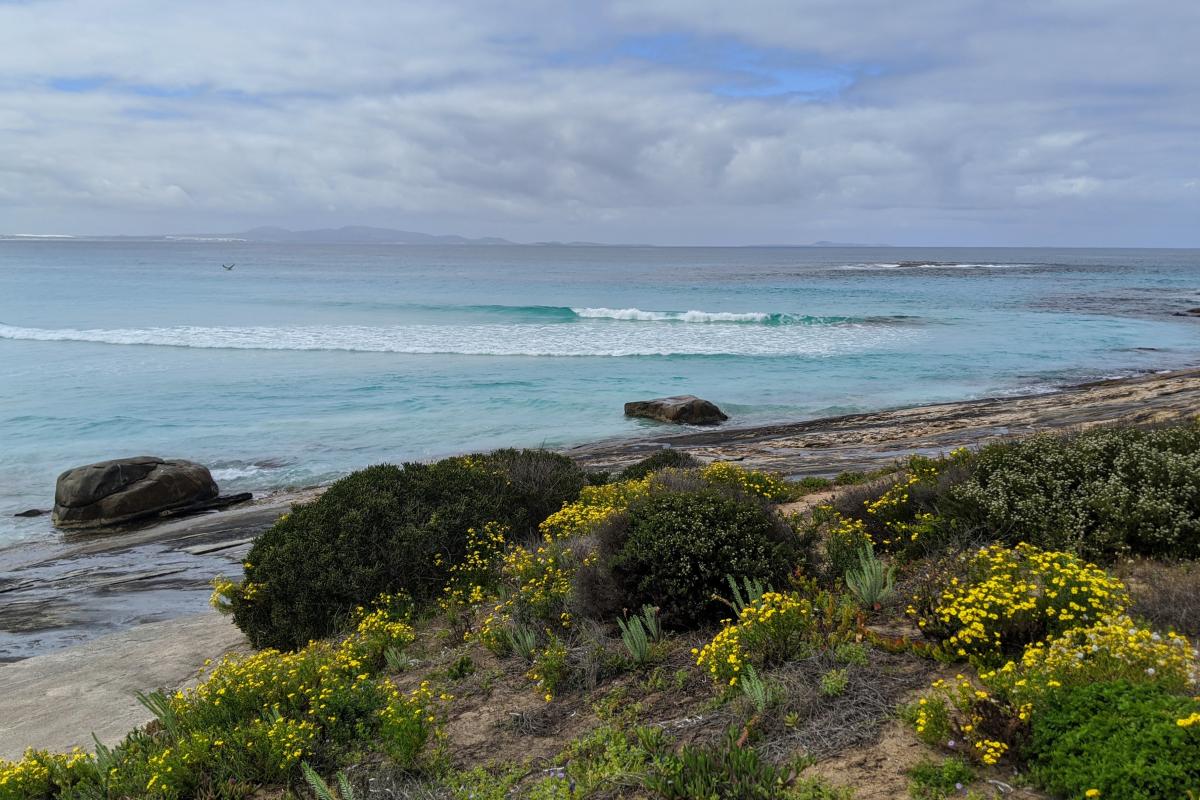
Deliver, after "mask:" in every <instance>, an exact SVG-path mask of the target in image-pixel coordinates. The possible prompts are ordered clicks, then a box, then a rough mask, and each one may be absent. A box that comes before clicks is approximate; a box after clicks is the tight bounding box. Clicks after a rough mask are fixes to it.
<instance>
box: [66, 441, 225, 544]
mask: <svg viewBox="0 0 1200 800" xmlns="http://www.w3.org/2000/svg"><path fill="white" fill-rule="evenodd" d="M216 496H217V483H216V481H214V480H213V477H212V474H211V473H210V472H209V471H208V469H207V468H206V467H204V466H201V465H200V464H195V463H193V462H191V461H183V460H180V459H162V458H155V457H154V456H139V457H136V458H118V459H115V460H113V461H101V462H100V463H98V464H88V465H87V466H84V467H75V468H74V469H69V470H67V471H66V472H64V473H63V474H62V475H59V476H58V484H57V485H56V486H55V488H54V516H53V522H54V524H55V525H57V526H58V527H60V528H98V527H103V526H107V525H119V524H121V523H124V522H132V521H134V520H138V519H143V518H145V517H152V516H155V515H157V514H160V513H161V512H163V511H169V510H171V509H175V508H181V507H184V506H189V505H193V504H195V503H200V502H203V501H206V500H212V499H213V498H215V497H216Z"/></svg>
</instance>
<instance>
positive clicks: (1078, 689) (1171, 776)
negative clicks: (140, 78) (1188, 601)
mask: <svg viewBox="0 0 1200 800" xmlns="http://www.w3.org/2000/svg"><path fill="white" fill-rule="evenodd" d="M1197 712H1200V702H1197V701H1196V700H1194V699H1189V698H1187V697H1181V696H1179V695H1176V694H1172V693H1171V692H1169V691H1167V690H1165V689H1163V688H1162V687H1160V686H1155V685H1149V684H1132V683H1128V682H1125V681H1118V682H1113V683H1093V684H1085V685H1081V686H1075V687H1071V688H1067V687H1063V688H1062V689H1060V690H1058V691H1057V692H1056V693H1055V695H1054V697H1053V700H1052V701H1051V702H1047V703H1046V704H1045V708H1044V710H1042V711H1041V712H1040V713H1038V714H1037V715H1036V716H1035V717H1034V720H1033V724H1032V728H1031V732H1030V737H1029V743H1028V746H1027V748H1026V752H1027V757H1028V760H1029V767H1030V769H1029V773H1030V776H1031V777H1032V778H1033V779H1034V781H1035V782H1036V783H1038V784H1040V785H1041V786H1042V787H1043V788H1044V789H1046V790H1048V791H1050V792H1052V793H1054V794H1055V795H1057V796H1060V797H1101V798H1118V797H1119V798H1121V800H1159V799H1160V798H1167V797H1171V798H1175V797H1178V798H1185V797H1188V796H1189V794H1188V793H1189V791H1190V792H1196V791H1197V790H1200V728H1198V727H1197V726H1196V725H1194V724H1192V725H1181V724H1180V723H1181V722H1186V720H1188V719H1189V718H1190V715H1193V714H1197ZM1197 718H1198V719H1200V715H1198V716H1197Z"/></svg>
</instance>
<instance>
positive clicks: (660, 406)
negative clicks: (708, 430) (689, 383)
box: [625, 394, 729, 425]
mask: <svg viewBox="0 0 1200 800" xmlns="http://www.w3.org/2000/svg"><path fill="white" fill-rule="evenodd" d="M625 416H627V417H646V418H647V419H656V420H660V421H662V422H675V423H684V424H687V425H716V424H717V423H718V422H724V421H725V420H727V419H729V417H728V416H726V414H725V413H724V412H723V411H721V409H719V408H717V407H716V405H714V404H713V403H710V402H709V401H707V400H702V399H700V398H699V397H696V396H695V395H691V394H681V395H678V396H676V397H659V398H657V399H655V400H635V401H633V402H632V403H626V404H625Z"/></svg>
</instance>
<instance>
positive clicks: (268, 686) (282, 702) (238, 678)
mask: <svg viewBox="0 0 1200 800" xmlns="http://www.w3.org/2000/svg"><path fill="white" fill-rule="evenodd" d="M389 605H391V602H390V598H386V599H385V603H384V606H383V607H382V608H380V609H375V610H372V611H367V610H365V609H362V610H360V611H359V613H358V614H357V624H356V627H355V630H354V632H353V633H351V634H350V635H349V636H348V637H347V638H346V639H345V640H344V641H343V642H342V643H341V644H338V645H333V644H330V643H328V642H314V643H311V644H309V645H308V646H306V647H304V648H302V649H300V650H298V651H296V652H292V653H282V652H279V651H277V650H262V651H259V652H257V653H254V654H252V655H249V656H238V655H231V656H226V657H225V658H224V659H222V660H221V661H220V662H219V663H218V664H216V665H215V666H213V667H212V669H211V670H210V671H209V674H208V675H207V677H206V678H205V679H204V680H203V681H202V682H201V683H200V684H199V685H198V686H196V687H195V688H194V689H189V690H184V691H179V692H176V693H175V694H174V695H172V696H170V697H164V696H161V695H154V696H151V698H149V700H148V704H149V705H151V706H152V707H153V708H154V710H155V712H156V714H157V716H158V719H159V723H160V724H159V729H158V730H157V731H156V732H155V733H153V734H144V733H141V732H138V733H134V734H131V735H130V736H129V737H128V738H127V739H126V741H125V742H124V743H122V744H121V745H119V746H118V747H117V748H115V749H114V750H113V751H112V752H111V753H110V754H106V755H105V757H104V759H103V767H104V768H103V769H102V768H101V764H100V761H99V760H98V759H97V758H96V757H94V756H91V755H84V754H82V753H78V752H76V753H73V754H71V755H69V756H51V755H48V754H46V753H43V752H37V751H30V752H28V753H26V755H25V757H24V758H23V759H21V760H20V761H17V762H11V763H10V762H0V798H3V800H33V798H38V799H39V800H40V799H41V798H52V797H58V796H60V795H62V794H64V793H65V792H68V790H69V794H70V796H71V797H91V796H108V797H153V798H183V797H195V796H207V795H209V794H212V793H214V792H215V787H217V786H220V787H221V792H222V796H226V797H230V796H234V797H236V796H248V795H250V794H252V793H253V792H254V790H255V786H254V785H253V784H255V783H268V784H279V783H284V782H287V781H289V780H292V779H295V778H298V777H299V764H300V762H301V761H302V760H304V761H309V762H313V763H316V764H324V765H329V764H332V763H334V762H336V761H337V759H338V758H339V757H340V756H341V755H342V754H343V753H344V752H346V751H348V750H353V749H361V748H363V747H370V746H376V745H378V746H379V747H380V748H381V749H382V750H383V751H384V752H385V753H387V754H388V755H390V756H391V757H392V758H393V759H395V760H396V762H397V763H398V764H400V765H401V766H402V767H406V768H407V767H411V766H412V765H413V764H414V762H415V760H416V759H417V757H418V755H419V753H420V752H421V750H422V749H423V747H424V746H425V744H426V742H427V741H428V740H429V739H430V737H432V736H433V735H434V731H435V724H436V717H435V716H434V715H433V713H432V710H431V708H432V701H433V696H432V691H431V690H430V689H429V687H428V685H422V686H421V687H420V688H418V689H417V690H415V691H413V692H412V693H409V694H402V693H401V692H400V691H399V690H398V689H396V687H395V686H393V685H392V683H391V682H390V681H388V680H387V679H386V678H383V677H380V676H379V674H378V671H377V665H378V664H379V663H380V662H381V661H382V652H383V651H384V649H386V648H392V647H403V646H404V645H406V644H407V643H409V642H410V641H411V640H412V629H411V628H410V627H409V626H408V625H407V623H405V622H404V621H403V620H399V619H395V618H392V617H391V616H389V614H388V612H387V607H388V606H389ZM447 699H448V698H447Z"/></svg>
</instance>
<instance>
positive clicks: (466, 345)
mask: <svg viewBox="0 0 1200 800" xmlns="http://www.w3.org/2000/svg"><path fill="white" fill-rule="evenodd" d="M634 330H636V333H634V332H633V331H634ZM917 335H920V334H919V332H918V331H917V330H915V329H913V328H909V327H904V326H892V325H887V324H865V323H846V324H840V325H818V326H809V325H770V326H762V327H758V326H755V327H747V326H744V325H696V326H691V325H689V326H686V327H685V326H673V325H662V326H658V325H655V326H646V327H639V328H636V329H631V328H628V327H626V326H623V325H605V324H599V323H592V324H586V323H582V324H578V325H563V324H557V323H520V324H512V325H482V324H478V325H458V326H449V325H399V326H389V327H366V326H357V325H339V326H325V327H302V326H296V327H246V328H235V327H197V326H179V327H169V328H113V329H88V330H76V329H70V328H63V329H47V328H24V327H18V326H13V325H2V324H0V339H18V340H26V341H54V342H94V343H101V344H113V345H153V346H163V347H189V348H202V349H203V348H222V349H234V350H338V351H360V352H369V353H413V354H437V353H447V354H451V353H453V354H462V355H494V356H648V355H746V356H787V355H792V356H825V355H836V354H839V353H847V352H861V351H864V350H872V349H879V348H886V347H889V346H891V345H893V344H895V343H897V342H899V341H902V340H908V339H911V338H912V337H913V336H917Z"/></svg>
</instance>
